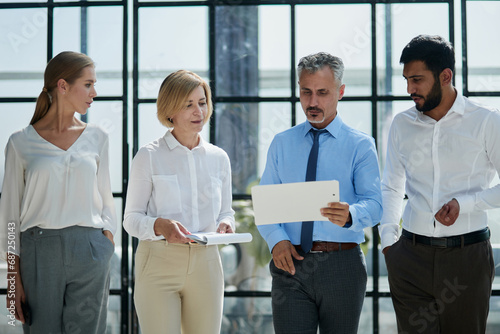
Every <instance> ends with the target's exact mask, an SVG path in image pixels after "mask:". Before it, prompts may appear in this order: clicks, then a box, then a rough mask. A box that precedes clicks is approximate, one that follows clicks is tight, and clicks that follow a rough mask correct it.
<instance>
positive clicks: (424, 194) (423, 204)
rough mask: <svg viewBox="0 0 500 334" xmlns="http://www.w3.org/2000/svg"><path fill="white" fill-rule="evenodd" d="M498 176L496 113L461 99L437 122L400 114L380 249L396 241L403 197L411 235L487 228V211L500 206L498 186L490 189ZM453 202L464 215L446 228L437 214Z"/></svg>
mask: <svg viewBox="0 0 500 334" xmlns="http://www.w3.org/2000/svg"><path fill="white" fill-rule="evenodd" d="M499 171H500V113H499V112H498V110H495V109H492V108H489V107H485V106H481V105H478V104H476V103H474V102H472V101H470V100H469V99H467V98H465V97H463V96H461V95H460V94H457V98H456V100H455V102H454V104H453V106H452V107H451V109H450V110H449V111H448V113H447V114H446V115H445V116H444V117H443V118H442V119H440V120H439V121H436V120H434V119H432V118H431V117H429V116H427V115H425V114H423V113H421V112H419V111H418V110H417V109H416V108H415V107H413V108H411V109H409V110H407V111H405V112H402V113H400V114H398V115H396V116H395V117H394V120H393V123H392V125H391V130H390V133H389V141H388V147H387V161H386V166H385V169H384V173H383V180H382V196H383V200H382V202H383V207H384V212H383V215H382V220H381V225H380V234H381V241H382V249H384V248H385V247H387V246H390V245H392V244H393V243H394V242H396V241H397V239H398V229H399V223H400V219H401V210H402V201H403V198H404V194H405V192H406V194H407V196H408V203H407V205H406V207H405V210H404V213H403V217H402V218H403V222H402V227H403V228H404V229H406V230H408V231H410V232H413V233H416V234H420V235H425V236H432V237H445V236H454V235H460V234H465V233H469V232H472V231H477V230H480V229H483V228H485V227H486V226H487V225H488V222H487V214H486V212H485V210H487V209H493V208H498V207H500V185H496V186H494V187H491V182H492V180H493V178H494V176H495V174H496V173H498V172H499ZM453 198H455V199H456V200H457V201H458V203H459V204H460V215H459V217H458V219H457V220H456V222H455V223H454V224H453V225H451V226H448V227H447V226H445V225H442V224H441V223H439V222H438V221H435V220H434V215H435V214H436V213H437V212H438V211H439V209H440V208H441V207H442V206H443V205H444V204H445V203H447V202H449V201H450V200H451V199H453Z"/></svg>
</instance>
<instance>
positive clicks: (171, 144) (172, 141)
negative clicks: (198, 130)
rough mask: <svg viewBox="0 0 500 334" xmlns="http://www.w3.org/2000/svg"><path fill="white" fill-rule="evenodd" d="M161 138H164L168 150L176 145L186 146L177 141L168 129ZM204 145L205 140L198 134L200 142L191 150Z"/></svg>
mask: <svg viewBox="0 0 500 334" xmlns="http://www.w3.org/2000/svg"><path fill="white" fill-rule="evenodd" d="M163 139H165V143H166V144H167V146H168V148H169V149H170V150H173V149H175V148H176V147H182V148H186V147H185V146H183V145H182V144H181V143H179V141H178V140H177V139H176V138H175V137H174V135H173V134H172V130H168V131H167V133H165V135H164V136H163ZM205 147H206V142H205V140H204V139H203V138H202V137H201V136H200V142H199V143H198V146H196V147H195V148H194V149H193V150H196V149H198V148H205ZM186 149H187V148H186Z"/></svg>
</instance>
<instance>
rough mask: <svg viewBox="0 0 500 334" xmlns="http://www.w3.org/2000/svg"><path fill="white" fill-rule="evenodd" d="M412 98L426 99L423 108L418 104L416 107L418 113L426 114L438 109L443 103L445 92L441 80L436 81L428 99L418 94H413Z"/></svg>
mask: <svg viewBox="0 0 500 334" xmlns="http://www.w3.org/2000/svg"><path fill="white" fill-rule="evenodd" d="M411 96H416V97H421V98H423V99H424V104H422V106H419V105H418V104H416V105H415V107H416V108H417V110H418V111H421V112H426V111H431V110H432V109H434V108H436V107H437V106H438V105H439V104H440V103H441V99H442V98H443V91H442V89H441V83H440V81H439V78H438V79H435V80H434V85H432V88H431V91H430V92H429V94H427V96H426V97H423V96H421V95H416V94H412V95H411Z"/></svg>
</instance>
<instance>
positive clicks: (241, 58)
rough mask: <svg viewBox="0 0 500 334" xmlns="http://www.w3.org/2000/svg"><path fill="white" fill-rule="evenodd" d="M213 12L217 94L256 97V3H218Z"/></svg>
mask: <svg viewBox="0 0 500 334" xmlns="http://www.w3.org/2000/svg"><path fill="white" fill-rule="evenodd" d="M215 13H216V20H215V32H216V34H217V39H216V45H215V49H216V56H215V58H216V67H215V71H216V82H215V85H216V93H217V95H218V96H257V95H258V93H259V89H258V86H259V72H258V38H259V31H258V30H259V20H258V9H257V6H219V7H216V8H215Z"/></svg>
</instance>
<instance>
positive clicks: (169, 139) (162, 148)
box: [123, 131, 235, 240]
mask: <svg viewBox="0 0 500 334" xmlns="http://www.w3.org/2000/svg"><path fill="white" fill-rule="evenodd" d="M158 218H165V219H171V220H175V221H178V222H180V223H181V224H182V225H183V226H184V227H185V228H187V230H188V231H190V232H193V233H194V232H214V231H216V229H217V227H218V225H219V224H220V223H221V222H222V221H224V222H226V223H228V224H230V225H231V227H232V228H233V230H234V228H235V226H234V211H233V210H232V189H231V167H230V162H229V157H228V155H227V154H226V152H224V151H223V150H222V149H221V148H219V147H217V146H214V145H212V144H210V143H207V142H205V141H204V140H203V139H202V138H200V143H199V144H198V146H196V147H194V148H193V149H192V150H190V149H188V148H187V147H185V146H183V145H181V144H180V143H179V142H178V141H177V139H176V138H175V137H174V136H173V135H172V133H171V132H170V131H167V133H166V134H165V136H163V137H162V138H159V139H157V140H155V141H153V142H151V143H149V144H147V145H145V146H143V147H142V148H141V149H140V150H139V151H138V152H137V154H136V156H135V157H134V159H133V162H132V168H131V172H130V179H129V185H128V191H127V202H126V206H125V215H124V222H123V225H124V227H125V229H126V230H127V232H128V233H129V234H131V235H132V236H134V237H137V238H138V239H140V240H159V239H164V237H163V236H156V235H155V232H154V223H155V222H156V219H158Z"/></svg>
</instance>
